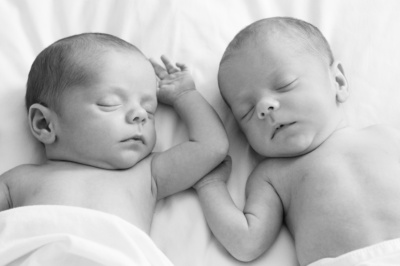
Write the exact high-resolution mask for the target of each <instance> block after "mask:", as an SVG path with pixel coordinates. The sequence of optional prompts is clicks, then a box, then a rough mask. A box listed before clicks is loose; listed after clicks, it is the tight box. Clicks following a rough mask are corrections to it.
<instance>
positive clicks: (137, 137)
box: [121, 134, 145, 144]
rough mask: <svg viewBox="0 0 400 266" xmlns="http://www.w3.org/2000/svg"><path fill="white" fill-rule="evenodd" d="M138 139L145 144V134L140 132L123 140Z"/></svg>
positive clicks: (132, 140)
mask: <svg viewBox="0 0 400 266" xmlns="http://www.w3.org/2000/svg"><path fill="white" fill-rule="evenodd" d="M136 141H139V142H142V143H143V144H144V143H145V141H144V138H143V135H139V134H136V135H133V136H132V137H129V138H127V139H124V140H122V141H121V142H136Z"/></svg>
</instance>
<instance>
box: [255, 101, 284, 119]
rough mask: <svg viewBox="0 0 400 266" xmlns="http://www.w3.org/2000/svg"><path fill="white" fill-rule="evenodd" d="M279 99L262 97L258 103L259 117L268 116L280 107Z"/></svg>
mask: <svg viewBox="0 0 400 266" xmlns="http://www.w3.org/2000/svg"><path fill="white" fill-rule="evenodd" d="M279 107H280V104H279V101H278V100H276V99H273V98H270V97H268V98H262V99H260V101H259V102H258V103H257V105H256V112H257V116H258V118H259V119H264V118H266V117H267V116H268V115H269V114H270V113H271V112H273V111H276V110H277V109H279Z"/></svg>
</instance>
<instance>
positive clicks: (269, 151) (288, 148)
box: [253, 136, 319, 158]
mask: <svg viewBox="0 0 400 266" xmlns="http://www.w3.org/2000/svg"><path fill="white" fill-rule="evenodd" d="M318 146H319V144H318V143H315V140H314V139H313V138H311V137H308V136H300V137H297V138H293V139H287V140H286V141H285V142H284V143H270V144H269V145H257V147H253V149H254V150H255V151H256V152H257V153H259V154H260V155H262V156H264V157H267V158H290V157H297V156H301V155H305V154H307V153H309V152H312V151H313V150H314V149H316V148H317V147H318Z"/></svg>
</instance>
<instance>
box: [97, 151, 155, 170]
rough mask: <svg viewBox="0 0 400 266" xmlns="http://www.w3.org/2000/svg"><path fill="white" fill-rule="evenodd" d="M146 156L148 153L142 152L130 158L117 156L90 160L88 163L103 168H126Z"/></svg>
mask: <svg viewBox="0 0 400 266" xmlns="http://www.w3.org/2000/svg"><path fill="white" fill-rule="evenodd" d="M147 156H148V154H143V155H141V156H137V157H134V156H132V157H130V158H118V159H117V158H116V159H113V160H108V161H102V162H100V161H99V162H92V163H89V164H90V165H92V166H94V167H97V168H101V169H105V170H127V169H129V168H132V167H134V166H135V165H136V164H138V163H139V162H140V161H141V160H143V159H144V158H146V157H147Z"/></svg>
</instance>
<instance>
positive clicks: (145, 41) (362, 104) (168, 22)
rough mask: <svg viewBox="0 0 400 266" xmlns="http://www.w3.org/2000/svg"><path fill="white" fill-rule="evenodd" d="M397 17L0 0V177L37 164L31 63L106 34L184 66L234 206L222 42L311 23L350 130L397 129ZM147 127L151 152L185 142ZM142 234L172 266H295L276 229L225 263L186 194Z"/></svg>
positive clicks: (391, 12) (168, 118)
mask: <svg viewBox="0 0 400 266" xmlns="http://www.w3.org/2000/svg"><path fill="white" fill-rule="evenodd" d="M399 12H400V1H397V0H385V1H380V0H248V1H245V0H197V1H196V0H159V1H157V0H136V1H134V0H132V1H129V0H115V1H112V0H80V1H78V0H57V1H55V0H54V1H51V0H41V1H32V0H25V1H24V0H0V173H2V172H4V171H6V170H8V169H10V168H12V167H14V166H16V165H19V164H22V163H37V162H40V161H41V160H42V159H43V157H42V156H43V151H42V149H41V146H40V145H38V143H36V142H35V141H34V140H33V138H32V137H31V136H30V133H29V131H28V127H27V119H26V111H25V108H24V93H25V84H26V79H27V74H28V71H29V68H30V66H31V64H32V62H33V60H34V58H35V56H36V55H37V54H38V53H39V52H40V51H41V50H42V49H44V48H45V47H46V46H48V45H49V44H51V43H53V42H54V41H56V40H58V39H60V38H63V37H66V36H68V35H72V34H78V33H82V32H106V33H110V34H114V35H116V36H118V37H120V38H123V39H125V40H127V41H129V42H132V43H133V44H135V45H136V46H138V47H139V48H140V49H141V50H142V51H143V52H144V53H145V54H146V55H147V56H149V57H154V58H159V56H160V55H161V54H166V55H167V56H169V57H170V58H171V59H172V60H174V61H181V62H185V63H186V64H188V65H189V66H190V67H191V68H192V73H193V76H194V79H195V81H196V84H197V89H198V90H199V91H200V92H201V93H202V94H203V95H204V96H205V97H206V99H207V100H208V101H209V102H210V103H211V104H212V105H213V106H214V108H215V109H216V110H217V112H218V114H219V115H220V116H221V118H222V120H223V122H224V124H225V126H226V128H227V131H228V133H229V138H230V143H231V148H230V154H231V155H232V157H233V161H234V166H233V168H234V169H233V173H232V176H231V179H230V180H229V183H228V186H229V189H230V192H231V194H232V197H233V199H234V200H235V202H236V203H237V204H238V206H239V207H243V204H244V187H245V183H246V179H247V176H248V174H249V173H250V171H251V170H252V168H253V167H254V165H255V163H256V162H257V158H256V156H255V155H254V153H253V151H252V150H251V149H249V147H248V145H247V142H246V141H245V139H244V138H243V135H242V134H241V133H240V131H239V130H238V128H237V125H236V124H235V122H234V120H233V118H232V115H231V114H230V112H229V110H228V109H227V107H226V106H225V104H224V103H223V101H222V99H221V96H220V94H219V91H218V86H217V80H216V75H217V70H218V64H219V60H220V58H221V56H222V53H223V52H224V50H225V47H226V46H227V44H228V43H229V41H230V40H231V39H232V38H233V37H234V35H235V34H236V33H237V32H238V31H239V30H241V29H242V28H243V27H245V26H246V25H248V24H250V23H252V22H254V21H256V20H258V19H262V18H265V17H271V16H292V17H296V18H300V19H303V20H306V21H308V22H310V23H312V24H314V25H316V26H317V27H319V28H320V30H321V31H322V32H323V34H324V35H325V36H326V38H327V39H328V41H329V42H330V44H331V46H332V50H333V52H334V54H335V57H336V58H337V59H339V60H340V61H341V62H342V63H343V66H344V69H345V73H346V75H347V78H348V81H349V84H350V91H351V97H350V99H349V100H348V102H347V103H346V109H347V114H348V120H349V122H350V124H352V125H354V126H356V127H363V126H367V125H370V124H374V123H387V124H392V125H394V126H397V127H400V119H399V118H400V105H399V99H400V88H399V86H398V84H400V75H399V73H400V63H399V62H400V50H399V47H400V16H399V15H398V14H399ZM156 119H157V129H158V143H157V146H156V149H157V150H164V149H166V148H168V147H170V146H171V145H174V144H176V143H178V142H180V141H182V140H184V139H185V138H186V131H185V127H184V126H183V125H182V123H181V122H180V120H179V119H178V117H177V116H176V114H175V113H174V112H173V111H172V110H171V109H170V108H168V107H165V106H160V107H159V109H158V112H157V117H156ZM349 145H351V143H349ZM338 167H340V166H338ZM151 236H152V238H153V239H154V241H155V242H156V243H157V245H158V246H159V247H160V248H161V249H162V250H163V251H164V252H165V254H166V255H167V256H168V257H169V258H170V259H171V260H172V261H173V262H174V263H175V264H176V265H178V266H185V265H199V266H200V265H201V266H202V265H211V266H213V265H218V266H224V265H281V266H285V265H293V266H294V265H297V262H296V258H295V253H294V249H293V243H292V240H291V238H290V236H289V234H288V233H287V231H286V230H285V229H283V231H282V233H281V235H280V237H279V238H278V240H277V242H276V244H275V245H274V247H273V248H272V249H271V250H270V251H269V252H267V253H265V254H264V255H263V256H262V257H261V258H260V259H258V260H256V261H254V262H252V263H248V264H244V263H240V262H237V261H236V260H234V259H233V258H231V257H230V256H229V255H228V254H227V253H226V251H225V250H224V249H223V248H222V247H221V246H220V245H219V244H218V242H217V241H216V240H215V239H214V238H213V236H212V235H211V233H210V232H209V230H208V228H207V225H206V223H205V221H204V218H203V215H202V212H201V208H200V206H199V203H198V201H197V198H196V195H195V193H194V192H193V191H192V190H189V191H186V192H183V193H179V194H177V195H175V196H172V197H170V198H168V199H165V200H163V201H160V203H159V205H158V208H157V212H156V215H155V219H154V222H153V230H152V234H151ZM327 241H329V240H328V239H327Z"/></svg>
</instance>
